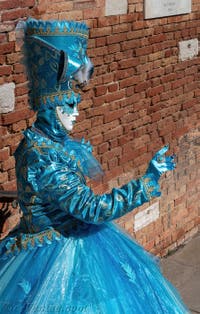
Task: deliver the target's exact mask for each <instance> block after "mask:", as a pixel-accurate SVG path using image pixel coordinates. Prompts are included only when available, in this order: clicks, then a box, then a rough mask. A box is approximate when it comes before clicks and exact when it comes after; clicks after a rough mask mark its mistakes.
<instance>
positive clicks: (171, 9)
mask: <svg viewBox="0 0 200 314" xmlns="http://www.w3.org/2000/svg"><path fill="white" fill-rule="evenodd" d="M144 1H145V4H144V11H145V19H154V18H157V17H164V16H171V15H179V14H186V13H190V12H191V6H192V5H191V2H192V0H144Z"/></svg>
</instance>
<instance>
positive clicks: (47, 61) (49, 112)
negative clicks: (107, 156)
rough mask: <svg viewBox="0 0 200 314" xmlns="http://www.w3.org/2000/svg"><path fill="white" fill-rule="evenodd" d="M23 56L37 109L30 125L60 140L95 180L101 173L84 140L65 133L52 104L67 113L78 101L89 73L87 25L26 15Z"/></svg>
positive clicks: (90, 71) (33, 107) (90, 68)
mask: <svg viewBox="0 0 200 314" xmlns="http://www.w3.org/2000/svg"><path fill="white" fill-rule="evenodd" d="M23 25H24V26H23V30H24V56H25V64H26V67H27V72H28V78H29V83H30V105H31V107H32V109H33V110H34V111H37V119H36V121H35V123H34V125H33V127H32V130H33V131H34V132H36V133H38V132H39V134H43V135H44V136H45V137H49V138H50V139H52V140H54V141H56V142H60V143H62V144H63V147H64V149H66V150H67V151H69V152H71V153H73V155H74V156H78V159H79V160H80V162H81V167H82V169H83V172H84V174H85V175H86V176H88V177H90V178H94V179H97V178H99V177H100V176H102V174H103V172H102V169H101V166H100V165H99V163H98V161H97V160H96V159H95V158H94V157H93V155H92V154H91V151H92V148H91V146H90V145H89V144H85V143H84V141H83V140H82V141H78V140H73V139H72V138H70V137H69V136H68V134H66V130H65V129H64V128H63V126H62V124H61V122H60V121H59V119H57V116H56V110H55V109H56V107H57V106H59V107H62V108H63V111H66V112H68V113H70V107H71V108H73V107H74V106H75V105H77V104H78V103H79V102H80V94H79V92H77V90H79V89H80V88H81V87H82V86H84V85H85V84H86V83H87V81H88V80H89V78H90V77H91V75H92V72H93V65H92V63H91V61H90V59H89V58H88V56H87V53H86V49H87V40H88V27H87V26H86V24H85V23H79V22H74V21H41V20H35V19H32V18H29V19H28V20H27V21H26V22H25V23H24V24H23Z"/></svg>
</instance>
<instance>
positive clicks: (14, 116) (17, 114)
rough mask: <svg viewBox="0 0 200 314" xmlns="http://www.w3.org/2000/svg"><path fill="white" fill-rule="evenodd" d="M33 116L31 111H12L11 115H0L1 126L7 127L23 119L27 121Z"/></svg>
mask: <svg viewBox="0 0 200 314" xmlns="http://www.w3.org/2000/svg"><path fill="white" fill-rule="evenodd" d="M33 114H34V113H33V111H31V110H29V109H28V108H26V109H21V110H18V111H14V112H11V113H5V114H2V124H3V125H8V124H12V123H15V122H18V121H21V120H23V119H28V118H30V117H31V116H33Z"/></svg>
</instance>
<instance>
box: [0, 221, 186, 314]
mask: <svg viewBox="0 0 200 314" xmlns="http://www.w3.org/2000/svg"><path fill="white" fill-rule="evenodd" d="M49 239H50V238H49ZM49 239H48V237H47V238H46V241H39V242H37V243H36V242H35V244H34V245H33V242H32V245H27V246H26V247H25V248H20V246H18V250H17V251H16V250H15V251H14V245H13V243H14V242H13V236H9V237H7V238H6V239H5V240H3V241H2V243H1V246H0V248H1V252H2V253H1V258H0V292H1V304H0V313H2V314H8V313H13V314H18V313H20V314H21V313H23V314H25V313H29V314H30V313H35V314H40V313H46V314H50V313H51V314H54V313H75V314H78V313H86V314H111V313H115V314H134V313H135V314H140V313H141V314H151V313H153V314H160V313H167V314H183V313H189V311H188V310H187V309H186V308H185V306H184V305H183V303H182V301H181V300H180V298H179V295H178V293H177V292H176V291H175V289H174V288H173V287H172V286H171V284H170V283H169V282H168V281H167V280H166V279H165V278H164V277H163V276H162V274H161V273H160V270H159V266H158V263H157V261H156V259H155V258H154V257H152V256H151V255H150V254H149V253H147V252H146V251H145V250H144V249H143V248H142V247H141V246H139V245H138V244H137V243H136V242H135V241H133V240H132V239H131V238H130V237H129V236H128V235H126V234H125V233H124V232H123V231H122V230H121V229H119V228H118V227H117V226H116V225H115V224H113V223H108V224H104V225H101V226H95V225H88V226H87V228H83V229H82V230H78V231H77V232H74V233H72V234H71V235H68V236H66V235H65V236H64V235H62V234H61V235H60V236H57V237H53V238H51V240H49ZM43 240H44V239H43ZM12 249H13V250H12ZM6 250H7V251H9V254H7V253H6Z"/></svg>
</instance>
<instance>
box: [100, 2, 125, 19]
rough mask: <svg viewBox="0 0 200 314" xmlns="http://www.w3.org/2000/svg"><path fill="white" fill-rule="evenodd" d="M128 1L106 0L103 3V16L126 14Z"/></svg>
mask: <svg viewBox="0 0 200 314" xmlns="http://www.w3.org/2000/svg"><path fill="white" fill-rule="evenodd" d="M127 10H128V1H127V0H120V1H116V0H106V1H105V16H109V15H119V14H127Z"/></svg>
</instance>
